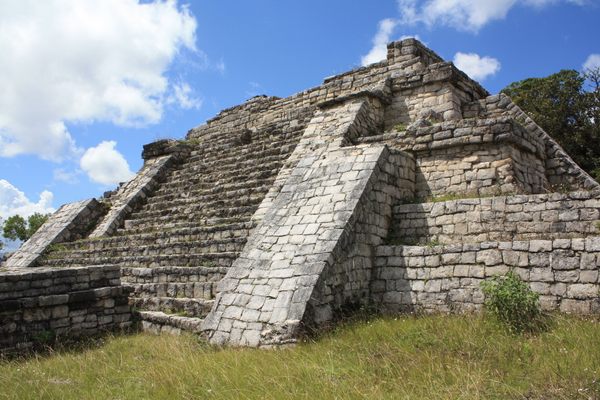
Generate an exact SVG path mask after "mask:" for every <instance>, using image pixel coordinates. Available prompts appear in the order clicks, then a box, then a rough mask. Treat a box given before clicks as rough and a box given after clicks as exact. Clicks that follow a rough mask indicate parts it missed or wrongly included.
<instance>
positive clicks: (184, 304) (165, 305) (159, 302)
mask: <svg viewBox="0 0 600 400" xmlns="http://www.w3.org/2000/svg"><path fill="white" fill-rule="evenodd" d="M213 303H214V300H205V299H194V298H187V297H178V298H173V297H130V298H129V304H130V305H131V306H132V307H133V308H134V309H137V310H140V311H160V312H163V313H165V314H175V315H179V316H182V317H194V318H204V317H206V315H207V314H208V313H209V312H210V309H211V307H212V305H213Z"/></svg>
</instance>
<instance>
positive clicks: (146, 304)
mask: <svg viewBox="0 0 600 400" xmlns="http://www.w3.org/2000/svg"><path fill="white" fill-rule="evenodd" d="M275 128H276V127H275ZM275 128H274V127H273V126H272V125H267V126H265V127H263V128H262V129H259V130H255V131H254V132H253V133H252V134H251V135H250V137H247V138H246V140H245V141H244V142H241V141H240V139H239V135H233V134H232V135H225V134H221V135H219V136H218V137H211V136H209V137H206V138H204V139H200V140H198V139H191V140H189V141H188V142H189V143H188V145H191V146H192V151H191V154H190V156H189V157H188V158H187V159H186V160H185V161H184V162H182V163H181V164H179V165H177V166H175V167H173V168H172V169H171V170H170V171H169V172H168V174H167V176H166V177H165V178H164V183H162V184H160V185H159V187H158V188H157V189H156V190H155V191H154V192H153V193H152V195H151V196H149V197H148V198H147V199H146V201H145V203H144V204H143V205H141V206H140V207H139V208H138V209H135V210H133V211H132V212H130V214H129V215H128V216H127V217H126V219H125V221H124V223H123V226H122V227H120V228H118V229H117V230H116V232H115V234H114V235H112V236H105V237H98V238H88V239H83V240H77V241H73V242H66V243H62V244H60V245H57V246H54V247H53V248H52V250H51V251H50V252H47V254H46V255H45V257H44V258H43V259H42V260H40V261H39V262H38V265H40V266H47V267H56V266H61V267H65V266H68V267H74V266H90V265H102V264H114V265H118V266H120V267H121V280H122V282H123V285H125V286H128V287H130V288H131V290H132V293H131V295H130V304H131V305H132V306H133V307H134V309H135V310H136V311H137V312H138V315H139V317H140V318H141V321H142V328H143V329H146V330H150V331H155V332H156V331H169V332H179V331H181V330H186V331H192V332H198V331H199V329H200V323H201V321H202V318H203V317H204V316H205V315H206V314H207V313H208V312H209V310H210V308H211V306H212V303H213V299H214V297H215V294H216V283H217V282H219V281H220V280H221V279H222V278H223V276H224V275H225V273H226V272H227V269H228V267H230V266H231V264H232V263H233V261H234V260H235V259H236V258H237V257H238V255H239V254H240V252H241V250H242V249H243V247H244V245H245V243H246V241H247V238H248V236H249V235H250V232H251V231H252V229H253V228H254V226H255V225H256V221H252V220H251V218H252V216H253V214H254V212H255V211H256V210H257V208H258V207H259V205H260V203H261V202H262V200H263V199H264V198H265V196H266V194H267V192H268V191H269V189H270V188H271V187H272V186H273V183H274V180H275V178H276V177H277V174H278V172H279V170H280V169H281V168H282V166H283V165H284V163H285V161H286V160H287V159H288V158H289V156H290V154H291V152H292V151H293V150H294V148H295V146H296V144H297V142H298V140H299V139H300V136H301V134H302V126H298V127H296V128H295V129H287V130H286V131H285V133H284V132H282V131H281V130H277V129H275ZM273 131H275V132H278V133H273Z"/></svg>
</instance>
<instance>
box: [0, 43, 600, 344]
mask: <svg viewBox="0 0 600 400" xmlns="http://www.w3.org/2000/svg"><path fill="white" fill-rule="evenodd" d="M142 156H143V158H144V166H143V167H142V169H141V170H140V171H139V172H138V174H137V176H136V177H135V178H134V179H133V180H131V181H130V182H128V183H126V184H124V185H122V186H121V187H120V188H119V189H118V190H116V191H115V192H114V193H112V194H110V196H106V197H104V198H101V199H100V200H94V199H92V200H87V201H83V202H78V203H73V204H68V205H65V206H63V207H61V208H60V209H59V210H58V211H57V212H56V213H55V214H54V215H53V216H52V217H51V219H50V220H49V221H48V222H47V223H46V224H45V225H44V226H43V227H42V229H41V230H40V231H38V233H37V234H36V235H35V236H34V237H33V238H31V239H30V240H29V241H28V242H27V243H25V244H24V245H23V246H22V248H21V249H20V250H19V251H18V252H17V253H16V254H14V255H13V256H12V257H11V258H10V259H9V260H8V261H7V264H6V266H5V268H4V269H3V270H2V271H1V273H0V347H2V348H4V349H13V350H19V349H22V348H27V347H29V346H32V345H33V344H35V343H36V341H39V340H40V337H43V336H44V335H48V333H50V334H51V335H58V336H59V337H77V336H81V335H86V334H94V333H96V332H98V331H103V330H115V329H122V328H126V327H129V326H131V325H132V324H134V321H136V320H138V321H139V322H138V324H139V326H140V327H141V329H144V330H150V331H156V332H159V331H167V332H175V333H176V332H179V331H182V330H183V331H191V332H196V333H199V334H202V335H203V336H204V337H206V338H207V339H208V340H209V341H210V342H212V343H216V344H231V345H242V346H271V345H278V344H284V343H291V342H295V341H297V340H298V338H299V337H301V336H302V335H303V334H305V333H306V332H311V331H314V330H318V329H320V328H322V327H324V326H327V325H330V324H332V323H334V322H335V321H336V319H338V318H340V316H343V315H346V314H345V313H348V312H352V310H354V309H357V308H360V307H371V308H373V309H377V310H379V311H382V312H407V311H418V312H463V311H476V310H478V309H480V308H481V306H482V303H483V301H484V298H483V294H482V291H481V286H480V284H481V282H482V281H483V280H485V279H486V278H489V277H491V276H494V275H499V274H500V275H502V274H505V273H506V272H507V271H509V270H510V269H514V271H516V273H518V274H519V275H520V276H521V277H522V278H523V279H524V280H525V281H527V282H528V283H529V285H530V286H531V288H532V289H533V290H535V291H537V292H539V293H540V295H541V304H542V306H543V307H544V308H545V309H547V310H560V311H564V312H573V313H581V314H588V313H598V312H599V311H600V302H599V299H598V292H599V288H600V284H599V279H598V272H599V267H598V266H599V265H600V236H599V234H598V231H599V228H600V190H599V187H598V183H597V182H595V181H594V180H593V179H592V178H591V177H590V176H588V175H587V174H586V173H585V172H584V171H583V170H581V168H579V167H578V166H577V165H576V164H575V163H574V162H573V161H572V160H571V158H569V156H568V155H567V154H565V152H564V151H563V150H562V149H561V147H560V146H559V145H558V144H557V143H556V142H555V141H554V140H552V139H551V138H550V137H549V136H548V135H547V134H546V133H545V132H544V131H543V130H542V129H540V127H539V126H538V125H536V123H535V122H534V121H532V120H531V119H530V118H529V117H528V116H527V115H526V114H525V113H524V112H523V111H521V110H520V109H519V107H517V106H516V105H515V104H514V103H512V101H511V100H510V99H509V98H508V97H506V96H503V95H495V96H490V95H489V93H488V92H487V91H486V90H485V89H483V88H482V87H481V86H480V85H479V84H477V83H476V82H474V81H473V80H471V79H469V78H468V77H467V76H466V75H465V74H464V73H462V72H461V71H459V70H457V69H456V68H455V67H454V65H452V63H449V62H445V61H444V60H442V59H441V58H440V57H439V56H437V55H436V54H435V53H433V52H432V51H430V50H429V49H427V48H425V47H424V46H423V45H422V44H421V43H419V42H418V41H416V40H413V39H408V40H403V41H400V42H394V43H391V44H390V45H389V46H388V55H387V59H386V60H384V61H381V62H379V63H376V64H373V65H370V66H367V67H364V68H359V69H356V70H353V71H350V72H347V73H344V74H340V75H337V76H334V77H331V78H327V79H325V81H324V82H323V84H322V85H321V86H318V87H315V88H312V89H309V90H306V91H304V92H301V93H298V94H296V95H293V96H291V97H288V98H283V99H281V98H276V97H265V96H258V97H254V98H252V99H250V100H248V101H247V102H246V103H244V104H242V105H240V106H236V107H233V108H230V109H227V110H224V111H222V112H221V113H220V114H219V115H217V116H216V117H215V118H213V119H211V120H209V121H208V122H207V123H206V124H205V125H202V126H199V127H197V128H194V129H192V130H191V131H190V132H189V133H188V134H187V136H186V138H185V140H181V141H176V140H162V141H158V142H155V143H152V144H149V145H147V146H144V151H143V154H142Z"/></svg>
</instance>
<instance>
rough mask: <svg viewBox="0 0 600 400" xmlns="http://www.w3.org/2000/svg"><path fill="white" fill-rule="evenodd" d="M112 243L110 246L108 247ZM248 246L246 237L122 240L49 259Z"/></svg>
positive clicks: (60, 252) (218, 250)
mask: <svg viewBox="0 0 600 400" xmlns="http://www.w3.org/2000/svg"><path fill="white" fill-rule="evenodd" d="M109 243H110V245H108V244H109ZM245 244H246V238H245V237H239V238H226V239H219V240H205V241H195V240H183V241H173V240H168V241H165V242H163V243H146V244H140V243H136V242H134V241H130V240H127V238H126V237H125V238H121V240H120V241H113V242H104V243H103V246H102V247H100V246H89V247H88V248H80V249H69V250H57V251H54V252H53V253H51V254H50V255H49V256H48V257H49V258H64V257H66V256H68V257H70V258H72V259H77V258H85V257H90V256H92V255H99V256H102V257H122V256H127V255H130V256H134V255H159V254H191V253H194V254H204V253H226V252H238V251H241V250H242V249H243V248H244V245H245Z"/></svg>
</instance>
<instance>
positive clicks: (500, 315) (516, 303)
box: [481, 271, 542, 333]
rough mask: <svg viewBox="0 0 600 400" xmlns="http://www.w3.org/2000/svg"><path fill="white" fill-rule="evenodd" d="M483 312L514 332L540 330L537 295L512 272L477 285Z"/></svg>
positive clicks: (540, 317)
mask: <svg viewBox="0 0 600 400" xmlns="http://www.w3.org/2000/svg"><path fill="white" fill-rule="evenodd" d="M481 286H482V289H483V293H484V294H485V297H486V300H485V306H486V309H487V310H488V311H489V312H491V313H492V315H494V316H495V317H496V318H497V319H498V320H499V321H500V322H501V323H503V324H504V325H506V327H507V328H508V329H509V330H510V331H511V332H514V333H523V332H534V331H537V330H539V329H540V328H541V327H542V312H541V309H540V305H539V294H537V293H535V292H534V291H533V290H531V288H530V287H529V286H528V285H527V284H526V283H525V282H523V281H522V280H521V278H520V277H519V275H517V274H516V273H515V272H514V271H509V272H508V274H506V276H503V277H498V276H496V277H494V278H492V279H491V280H488V281H485V282H483V283H482V284H481Z"/></svg>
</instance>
